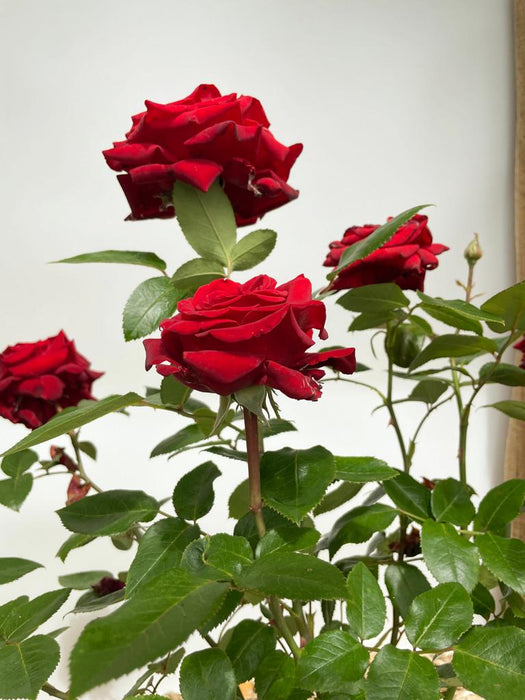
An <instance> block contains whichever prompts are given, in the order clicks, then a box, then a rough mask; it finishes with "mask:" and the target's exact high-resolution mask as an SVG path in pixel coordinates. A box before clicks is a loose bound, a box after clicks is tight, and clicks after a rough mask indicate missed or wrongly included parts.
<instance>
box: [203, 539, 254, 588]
mask: <svg viewBox="0 0 525 700" xmlns="http://www.w3.org/2000/svg"><path fill="white" fill-rule="evenodd" d="M202 560H203V562H204V563H205V564H208V565H209V566H212V567H213V568H214V569H215V570H218V571H219V572H221V573H223V574H224V575H225V576H226V577H227V578H233V579H235V578H236V577H237V576H238V575H239V574H240V573H241V570H242V567H243V566H249V565H250V564H251V563H252V562H253V551H252V548H251V545H250V543H249V542H248V540H247V539H246V538H245V537H240V536H236V535H228V534H226V533H219V534H218V535H212V536H211V537H208V538H207V543H206V547H205V549H204V553H203V556H202Z"/></svg>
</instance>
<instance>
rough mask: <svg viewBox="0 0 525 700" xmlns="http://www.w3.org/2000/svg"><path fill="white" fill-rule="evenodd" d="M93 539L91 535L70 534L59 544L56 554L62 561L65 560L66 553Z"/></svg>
mask: <svg viewBox="0 0 525 700" xmlns="http://www.w3.org/2000/svg"><path fill="white" fill-rule="evenodd" d="M94 539H96V538H95V537H93V536H92V535H78V534H74V535H70V536H69V537H68V538H67V540H66V541H65V542H64V544H62V545H61V547H60V549H59V550H58V552H57V554H56V555H57V557H58V558H59V559H60V560H61V561H63V562H64V561H66V558H67V555H68V554H69V553H70V552H72V551H73V550H74V549H78V548H79V547H84V546H85V545H86V544H89V543H90V542H93V540H94Z"/></svg>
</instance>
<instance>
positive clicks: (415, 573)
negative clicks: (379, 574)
mask: <svg viewBox="0 0 525 700" xmlns="http://www.w3.org/2000/svg"><path fill="white" fill-rule="evenodd" d="M385 584H386V587H387V590H388V594H389V595H390V598H391V599H392V602H393V604H394V606H395V608H396V609H397V610H398V611H399V613H400V614H401V617H403V618H405V617H406V616H407V613H408V610H409V608H410V605H411V603H412V601H413V600H414V598H415V597H416V596H418V595H419V594H420V593H424V592H425V591H428V590H430V584H429V582H428V581H427V579H426V578H425V576H424V575H423V574H422V573H421V571H420V570H419V569H417V568H416V567H415V566H413V565H412V564H406V563H405V562H401V563H396V564H389V566H387V568H386V571H385Z"/></svg>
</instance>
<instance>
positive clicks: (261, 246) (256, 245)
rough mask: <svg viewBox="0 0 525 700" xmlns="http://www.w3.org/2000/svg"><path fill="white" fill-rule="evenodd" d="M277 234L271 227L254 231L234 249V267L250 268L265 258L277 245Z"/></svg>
mask: <svg viewBox="0 0 525 700" xmlns="http://www.w3.org/2000/svg"><path fill="white" fill-rule="evenodd" d="M276 241H277V234H276V233H275V231H271V230H270V229H259V230H257V231H252V232H251V233H249V234H248V235H247V236H244V238H241V239H240V241H238V242H237V243H236V244H235V245H234V247H233V250H232V269H233V270H249V269H250V268H252V267H255V266H256V265H258V264H259V263H261V262H262V261H263V260H265V259H266V258H267V257H268V256H269V255H270V253H271V252H272V250H273V249H274V247H275V243H276Z"/></svg>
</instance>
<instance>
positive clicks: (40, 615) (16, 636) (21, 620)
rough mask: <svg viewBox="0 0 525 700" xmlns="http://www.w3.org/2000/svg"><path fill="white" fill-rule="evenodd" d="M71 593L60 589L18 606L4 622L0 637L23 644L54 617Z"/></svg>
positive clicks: (0, 627)
mask: <svg viewBox="0 0 525 700" xmlns="http://www.w3.org/2000/svg"><path fill="white" fill-rule="evenodd" d="M69 593H70V591H69V590H67V589H66V590H64V589H63V588H60V589H59V590H57V591H49V593H43V594H42V595H40V596H38V597H37V598H34V599H33V600H30V601H28V602H25V603H23V605H19V606H17V607H16V608H15V609H13V610H12V611H11V613H10V614H9V615H8V616H7V617H6V618H5V619H4V620H3V621H2V623H1V625H0V637H2V638H3V639H5V640H6V641H8V642H9V643H11V642H21V641H22V640H23V639H25V638H26V637H29V635H30V634H32V633H33V632H34V631H35V630H36V629H37V628H38V627H40V625H42V624H43V623H44V622H45V621H46V620H48V619H49V618H50V617H51V615H54V614H55V613H56V611H57V610H59V609H60V608H61V607H62V605H63V604H64V603H65V602H66V600H67V598H68V596H69Z"/></svg>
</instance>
